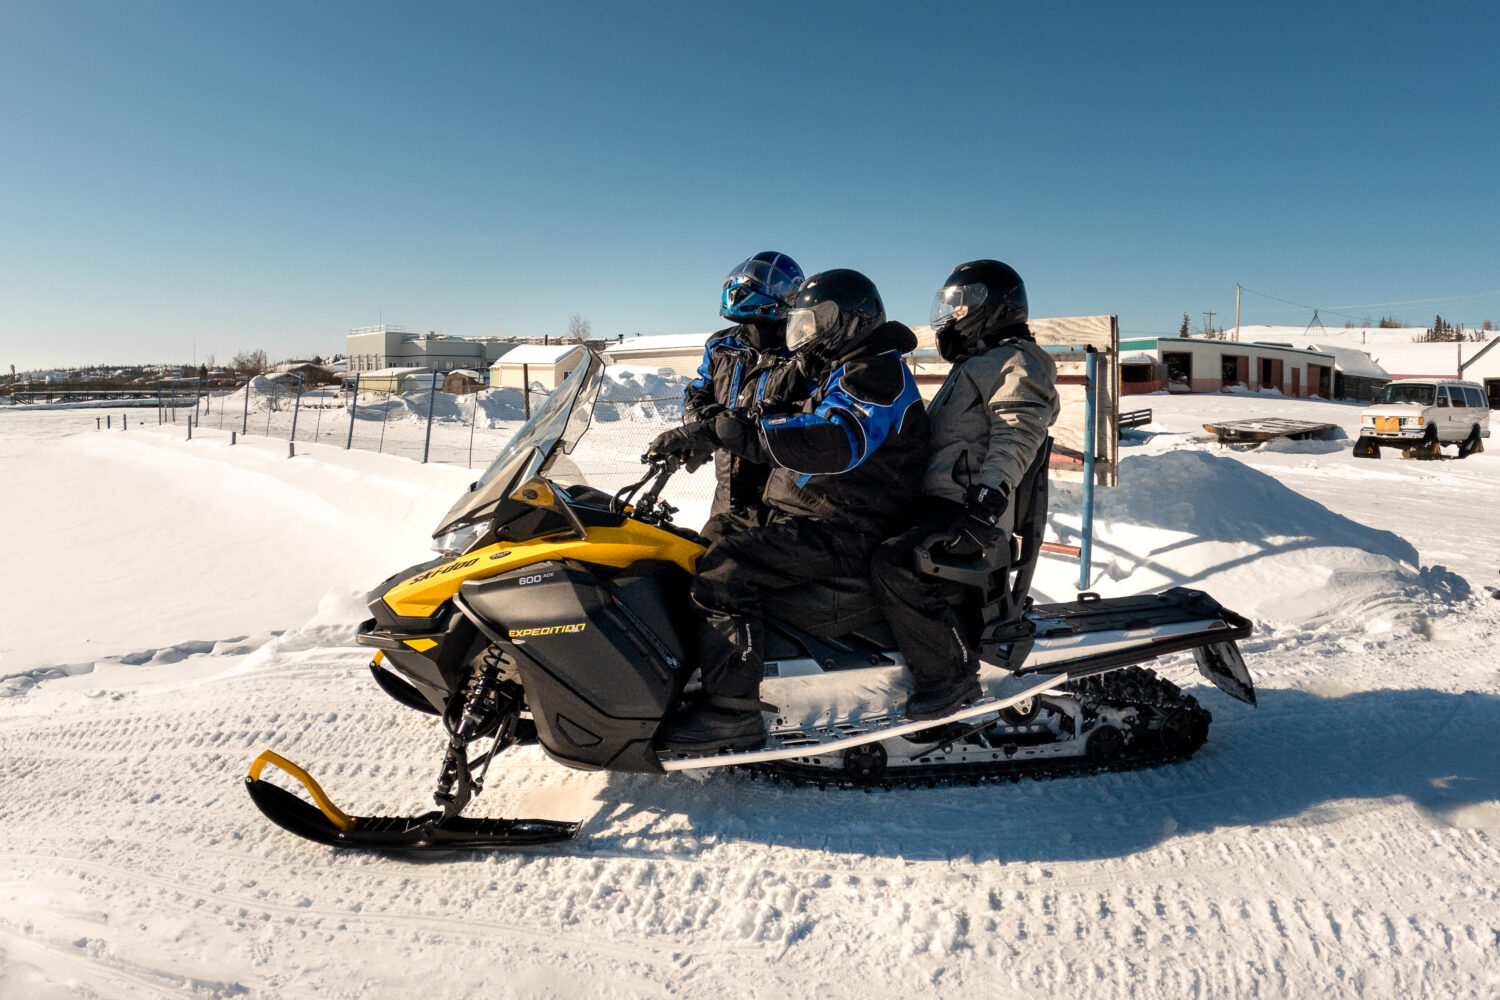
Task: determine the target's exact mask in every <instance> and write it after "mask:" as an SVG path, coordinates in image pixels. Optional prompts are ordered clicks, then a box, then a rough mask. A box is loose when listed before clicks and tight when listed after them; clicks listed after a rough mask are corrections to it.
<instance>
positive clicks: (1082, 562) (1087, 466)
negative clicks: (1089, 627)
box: [1078, 345, 1099, 591]
mask: <svg viewBox="0 0 1500 1000" xmlns="http://www.w3.org/2000/svg"><path fill="white" fill-rule="evenodd" d="M1083 369H1084V375H1085V377H1086V378H1087V385H1085V386H1084V389H1083V426H1084V438H1083V537H1082V538H1081V539H1080V542H1079V546H1078V548H1079V553H1078V560H1079V568H1078V589H1079V590H1080V591H1084V590H1088V589H1089V569H1090V566H1089V563H1090V561H1091V559H1092V558H1093V554H1094V479H1095V473H1094V449H1095V447H1096V446H1097V444H1098V439H1099V407H1098V402H1097V401H1098V395H1099V352H1098V351H1097V350H1095V349H1094V347H1093V345H1089V347H1088V353H1087V354H1085V355H1084V362H1083Z"/></svg>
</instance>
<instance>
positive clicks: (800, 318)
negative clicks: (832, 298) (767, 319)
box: [786, 302, 839, 351]
mask: <svg viewBox="0 0 1500 1000" xmlns="http://www.w3.org/2000/svg"><path fill="white" fill-rule="evenodd" d="M838 315H839V307H838V306H837V305H836V304H835V303H833V302H819V303H818V304H817V305H815V306H811V307H810V308H807V309H793V310H791V311H790V312H788V313H787V314H786V346H787V349H788V350H791V351H800V350H802V348H804V347H806V346H807V345H808V344H811V343H812V342H813V341H815V340H817V339H818V336H819V335H820V334H824V333H827V332H828V331H829V330H830V329H831V328H832V327H833V324H834V321H835V320H837V319H838Z"/></svg>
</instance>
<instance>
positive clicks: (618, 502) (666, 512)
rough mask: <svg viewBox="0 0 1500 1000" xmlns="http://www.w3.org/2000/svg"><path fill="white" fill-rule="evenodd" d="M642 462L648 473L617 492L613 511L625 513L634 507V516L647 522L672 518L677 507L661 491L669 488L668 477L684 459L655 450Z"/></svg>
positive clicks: (657, 522)
mask: <svg viewBox="0 0 1500 1000" xmlns="http://www.w3.org/2000/svg"><path fill="white" fill-rule="evenodd" d="M641 463H642V464H643V465H645V466H646V467H647V468H646V474H645V475H644V476H642V477H641V478H640V479H639V480H637V481H636V482H633V483H631V484H630V485H629V486H626V487H624V488H623V489H621V490H620V491H619V492H618V493H616V494H615V495H614V498H613V500H612V501H611V502H610V510H612V511H614V512H615V513H617V514H623V513H625V512H626V510H627V508H633V509H631V510H630V515H631V516H632V517H634V518H635V519H636V520H638V521H645V522H646V523H647V524H660V523H661V522H663V521H671V520H672V515H673V514H675V513H677V508H676V507H673V506H672V505H671V504H669V503H667V502H666V501H665V500H662V499H661V491H662V490H663V489H665V488H666V485H667V480H669V479H671V478H672V476H673V474H674V473H676V471H677V470H678V469H680V468H682V467H683V465H684V464H685V463H684V461H683V460H682V459H681V458H680V457H678V456H677V455H666V454H661V453H651V454H646V455H642V456H641ZM642 491H644V492H642Z"/></svg>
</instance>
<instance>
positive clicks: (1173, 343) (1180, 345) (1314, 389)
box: [1120, 337, 1334, 399]
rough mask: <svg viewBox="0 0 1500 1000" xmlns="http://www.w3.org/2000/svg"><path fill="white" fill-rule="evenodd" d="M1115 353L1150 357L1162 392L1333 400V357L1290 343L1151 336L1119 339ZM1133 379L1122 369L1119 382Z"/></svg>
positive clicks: (1132, 374)
mask: <svg viewBox="0 0 1500 1000" xmlns="http://www.w3.org/2000/svg"><path fill="white" fill-rule="evenodd" d="M1120 351H1121V353H1122V354H1123V353H1125V352H1144V353H1145V354H1149V355H1151V356H1152V358H1153V359H1154V360H1153V362H1150V364H1155V363H1161V364H1165V365H1166V367H1167V391H1168V392H1222V391H1223V390H1224V389H1227V388H1232V387H1235V386H1239V387H1241V388H1244V389H1248V390H1250V391H1252V392H1260V391H1264V390H1268V389H1274V390H1275V391H1277V392H1280V393H1281V394H1283V395H1285V396H1292V397H1296V398H1304V399H1305V398H1307V397H1309V396H1320V397H1322V398H1323V399H1331V398H1332V396H1333V388H1334V387H1333V369H1334V358H1333V355H1331V354H1325V353H1324V352H1322V351H1305V350H1299V349H1298V348H1295V347H1292V346H1291V345H1290V344H1262V343H1254V342H1248V341H1233V340H1199V339H1196V338H1191V337H1151V338H1144V339H1140V340H1122V341H1120ZM1139 363H1141V364H1146V363H1147V362H1144V361H1141V362H1139ZM1122 367H1126V366H1122ZM1134 375H1135V373H1134V372H1125V371H1122V372H1121V379H1122V382H1123V383H1126V384H1128V383H1129V382H1132V381H1134V378H1133V377H1134ZM1142 381H1145V380H1142Z"/></svg>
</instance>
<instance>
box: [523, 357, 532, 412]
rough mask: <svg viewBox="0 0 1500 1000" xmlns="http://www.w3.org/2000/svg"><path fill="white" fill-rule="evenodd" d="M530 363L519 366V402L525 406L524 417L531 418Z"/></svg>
mask: <svg viewBox="0 0 1500 1000" xmlns="http://www.w3.org/2000/svg"><path fill="white" fill-rule="evenodd" d="M530 367H531V366H530V365H525V364H523V365H522V366H521V403H522V405H524V406H525V407H526V419H527V420H530V419H531V372H530V371H529V369H530Z"/></svg>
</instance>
